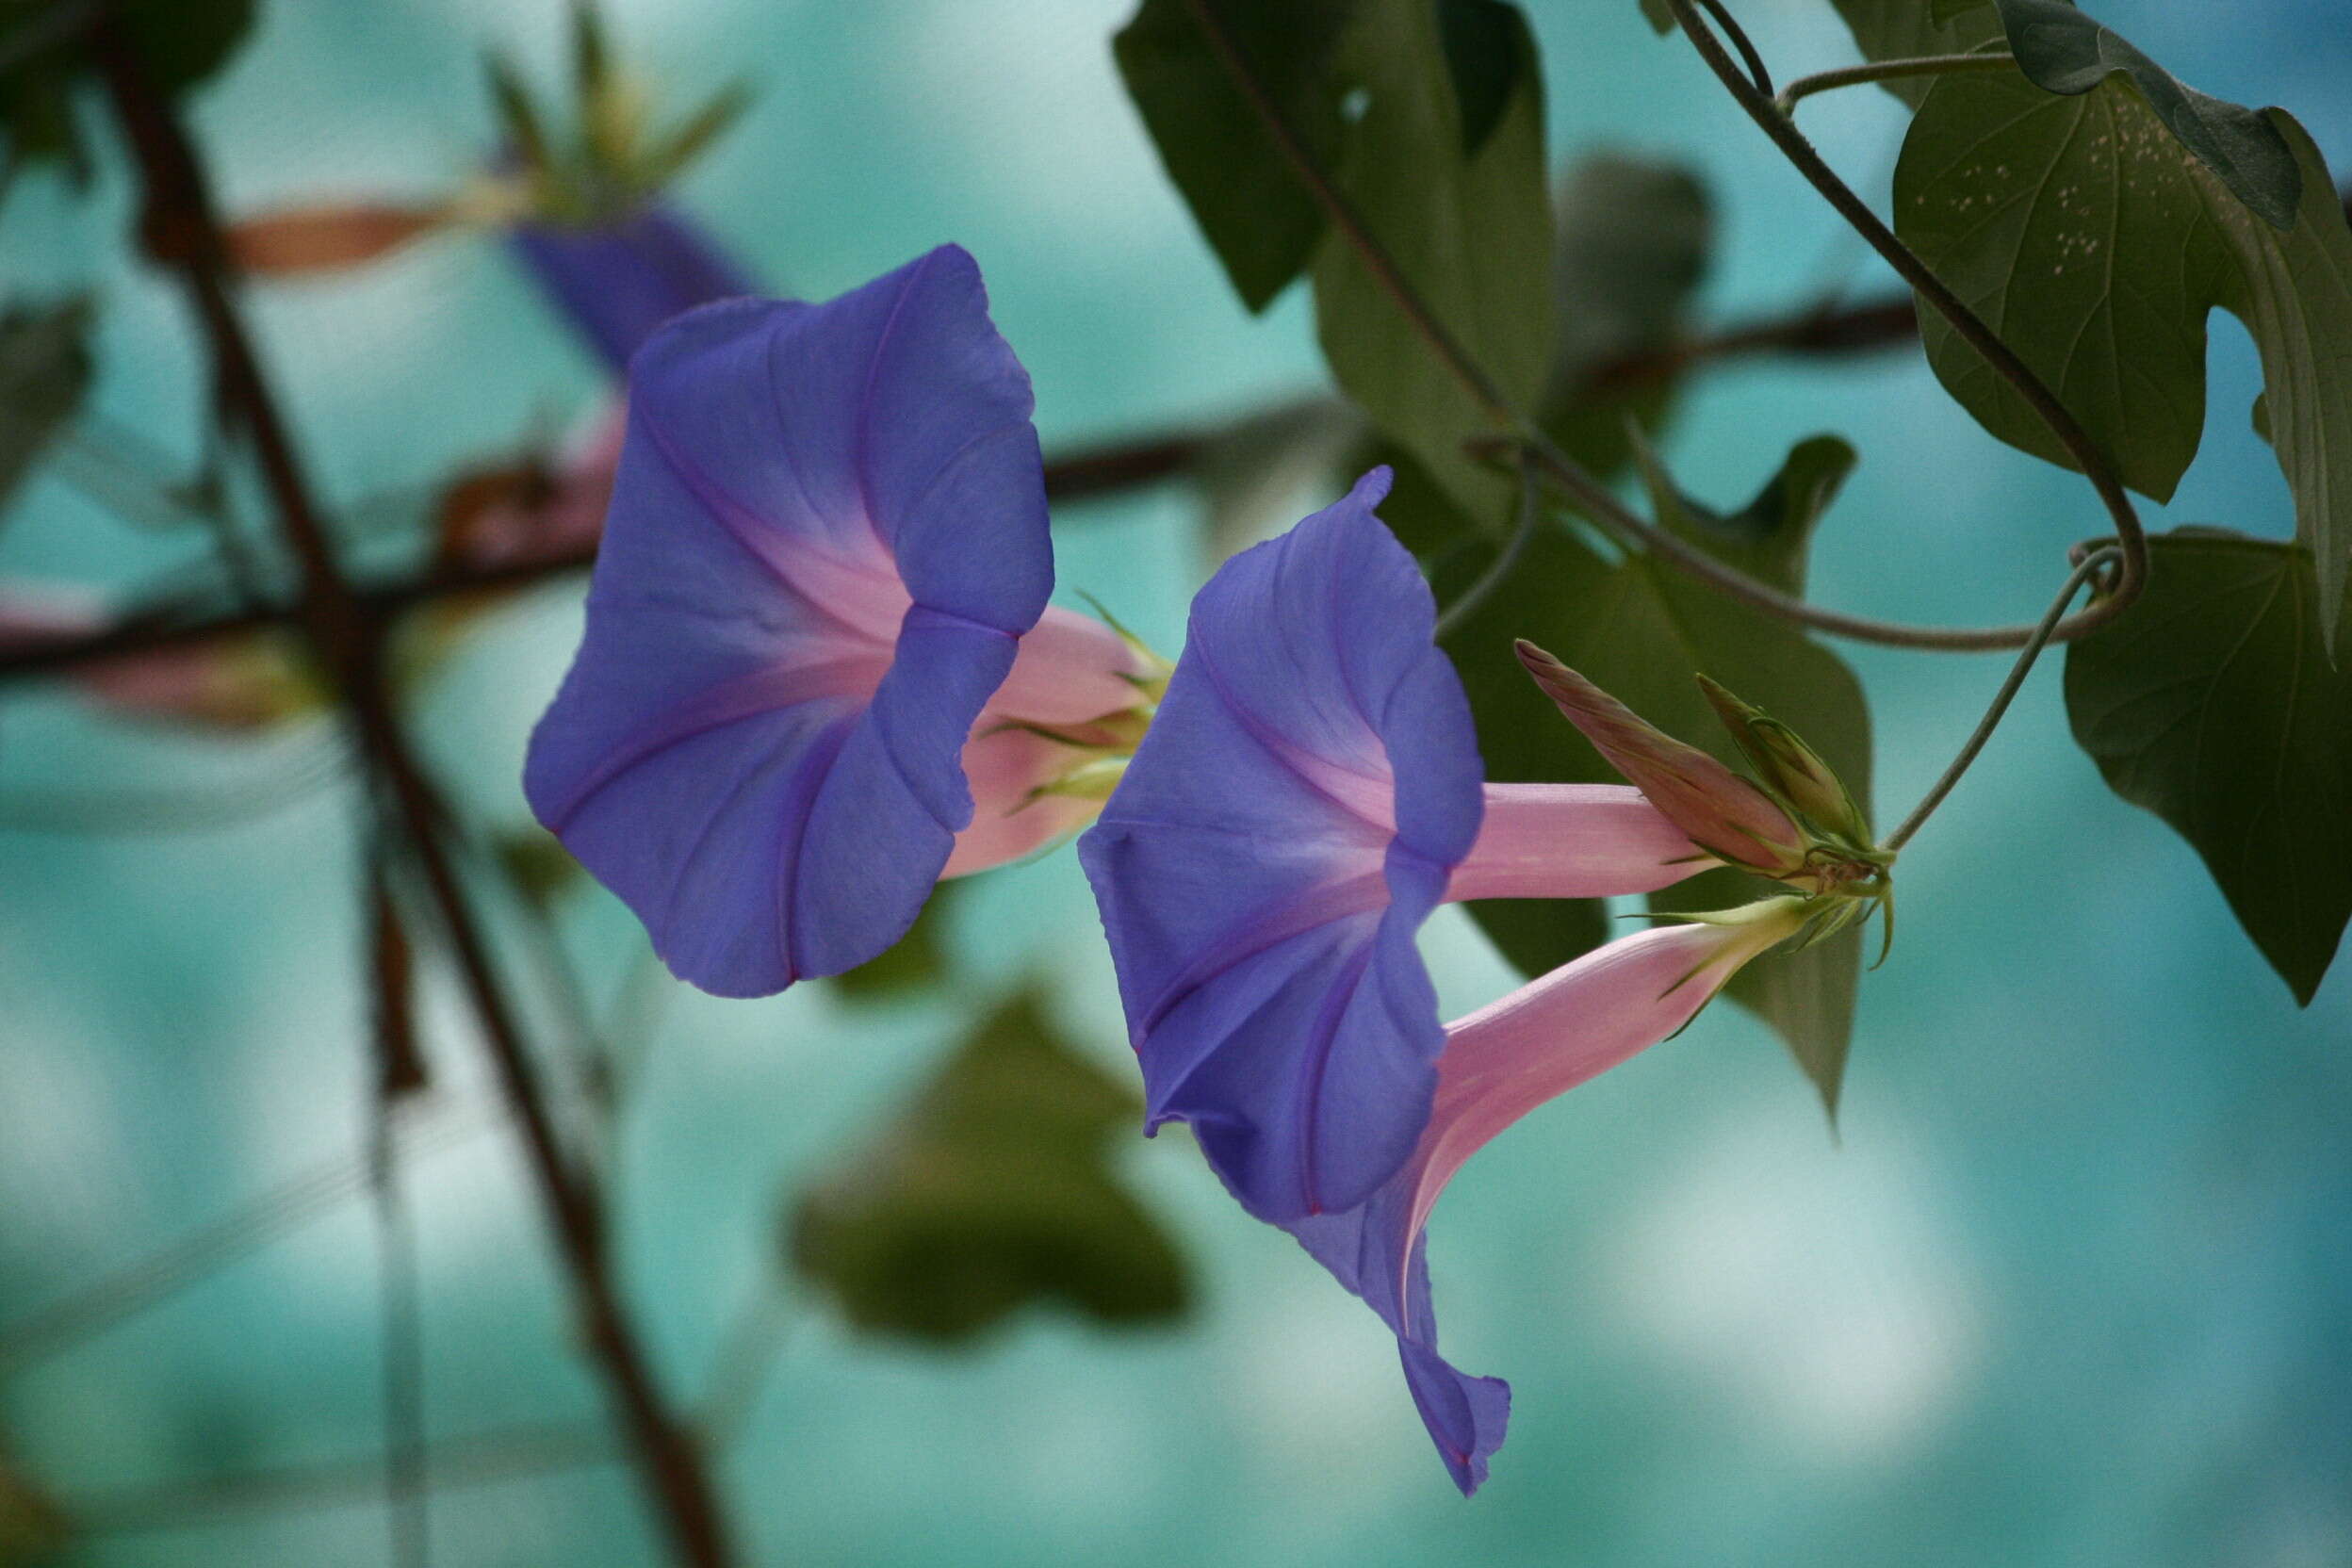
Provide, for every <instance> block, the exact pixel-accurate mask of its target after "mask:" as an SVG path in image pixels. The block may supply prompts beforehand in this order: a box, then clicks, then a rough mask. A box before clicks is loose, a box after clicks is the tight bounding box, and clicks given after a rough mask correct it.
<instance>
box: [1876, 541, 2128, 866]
mask: <svg viewBox="0 0 2352 1568" xmlns="http://www.w3.org/2000/svg"><path fill="white" fill-rule="evenodd" d="M2124 559H2125V556H2124V552H2123V549H2122V547H2120V546H2116V545H2102V546H2100V547H2099V548H2097V549H2095V550H2093V551H2091V553H2090V554H2088V555H2086V556H2084V557H2083V558H2082V564H2080V565H2078V566H2076V567H2075V568H2074V571H2073V573H2072V575H2070V576H2069V577H2068V578H2067V579H2066V586H2065V587H2063V588H2061V589H2059V590H2058V596H2057V597H2056V598H2054V599H2052V600H2051V601H2050V613H2048V614H2046V615H2044V616H2043V617H2042V620H2041V624H2040V625H2039V626H2036V627H2035V628H2034V635H2033V637H2032V639H2031V640H2029V641H2028V642H2027V643H2026V645H2025V646H2024V647H2023V648H2022V649H2020V650H2019V652H2018V654H2017V662H2016V663H2015V664H2012V665H2011V666H2009V678H2008V679H2006V680H2004V681H2002V682H2001V690H2000V691H1998V692H1996V693H1994V694H1993V701H1992V706H1991V707H1989V708H1987V709H1985V716H1984V717H1983V718H1981V719H1979V720H1977V721H1976V728H1975V729H1974V731H1972V732H1971V733H1970V734H1969V736H1968V743H1967V744H1966V745H1963V746H1962V747H1961V748H1960V755H1959V756H1957V757H1954V758H1953V759H1952V765H1951V766H1950V767H1948V768H1946V769H1945V770H1944V774H1943V776H1942V777H1941V778H1938V779H1937V780H1936V785H1935V788H1933V789H1931V790H1929V791H1928V792H1927V793H1926V794H1925V795H1923V796H1921V797H1920V799H1919V804H1918V805H1917V806H1914V807H1913V808H1911V814H1910V815H1909V816H1907V817H1905V818H1903V825H1901V826H1899V827H1897V828H1896V829H1895V830H1894V831H1893V832H1892V833H1889V834H1887V838H1886V841H1885V843H1884V847H1885V848H1887V849H1901V848H1902V847H1903V845H1904V844H1906V843H1908V842H1910V841H1911V835H1912V834H1914V833H1917V832H1918V831H1919V825H1920V824H1921V823H1924V822H1925V821H1927V819H1928V818H1929V817H1930V816H1931V815H1933V814H1934V812H1935V810H1936V808H1937V807H1938V806H1941V805H1942V804H1943V803H1944V797H1945V796H1946V795H1948V794H1950V793H1952V786H1954V785H1956V784H1958V783H1959V782H1960V777H1961V776H1962V775H1963V774H1965V773H1967V772H1968V766H1969V764H1970V763H1972V762H1974V761H1975V760H1976V758H1977V753H1979V752H1981V751H1983V750H1984V749H1985V742H1987V741H1989V740H1991V739H1992V738H1993V731H1994V730H1995V729H1996V728H1998V727H2000V725H2001V715H2003V714H2004V713H2006V712H2008V711H2009V704H2010V702H2011V701H2012V700H2014V699H2015V698H2016V696H2017V690H2018V688H2019V687H2021V686H2023V685H2024V684H2025V678H2026V676H2027V674H2028V673H2029V672H2031V671H2032V670H2033V668H2034V660H2036V659H2038V658H2040V657H2041V652H2042V649H2043V648H2044V647H2046V646H2047V645H2049V643H2050V634H2051V633H2052V632H2054V631H2056V630H2057V629H2058V627H2059V625H2060V623H2061V622H2062V620H2063V619H2064V618H2065V616H2066V606H2067V605H2069V604H2071V603H2073V602H2074V596H2075V595H2076V594H2077V593H2078V592H2080V591H2081V589H2082V585H2083V584H2084V583H2086V582H2089V581H2091V580H2093V579H2094V578H2096V577H2097V576H2098V575H2099V572H2101V571H2103V570H2104V569H2105V568H2107V567H2109V566H2111V565H2115V564H2117V563H2119V562H2121V561H2123V560H2124Z"/></svg>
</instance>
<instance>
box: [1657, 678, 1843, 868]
mask: <svg viewBox="0 0 2352 1568" xmlns="http://www.w3.org/2000/svg"><path fill="white" fill-rule="evenodd" d="M1698 679H1699V690H1700V691H1702V692H1704V693H1706V694H1707V701H1708V702H1709V703H1711V704H1713V705H1714V709H1715V714H1716V717H1718V718H1720V719H1722V720H1723V727H1724V728H1725V729H1726V730H1728V731H1730V733H1731V738H1732V741H1733V742H1734V743H1736V744H1738V746H1739V747H1740V754H1741V755H1742V756H1744V757H1746V758H1747V760H1748V762H1749V764H1750V765H1751V766H1753V767H1754V768H1755V769H1756V775H1757V776H1758V777H1760V778H1761V779H1762V780H1763V781H1764V786H1765V788H1766V789H1769V790H1771V791H1772V792H1774V793H1776V794H1778V795H1779V796H1780V798H1781V800H1782V801H1783V802H1785V803H1786V804H1787V805H1788V806H1789V807H1790V808H1791V809H1794V810H1795V811H1796V813H1797V814H1798V815H1799V816H1801V817H1803V818H1805V820H1806V821H1807V822H1808V823H1809V824H1810V825H1812V826H1813V827H1815V828H1817V829H1819V830H1820V831H1821V832H1823V833H1827V834H1834V835H1836V836H1837V837H1838V838H1840V839H1843V840H1844V841H1846V842H1847V843H1849V844H1851V845H1854V847H1856V848H1863V847H1867V846H1868V845H1869V844H1870V824H1869V822H1868V821H1866V820H1865V819H1864V817H1863V815H1862V809H1861V808H1860V807H1859V806H1857V805H1856V804H1855V803H1854V796H1853V794H1852V793H1850V792H1848V791H1847V789H1846V786H1845V784H1844V783H1843V782H1842V781H1841V780H1840V779H1839V778H1838V776H1837V774H1835V773H1833V772H1832V771H1831V770H1830V766H1829V764H1828V763H1827V762H1824V761H1822V760H1821V754H1820V753H1818V752H1816V751H1815V750H1814V749H1813V748H1812V747H1811V746H1809V745H1806V744H1805V742H1804V741H1803V740H1801V739H1800V738H1799V737H1798V735H1797V732H1796V731H1795V730H1793V729H1790V728H1789V727H1788V726H1787V725H1785V724H1782V723H1781V722H1780V721H1779V720H1778V719H1775V718H1773V717H1772V715H1771V714H1769V713H1767V712H1765V711H1763V710H1761V709H1759V708H1755V707H1752V706H1750V705H1749V704H1747V703H1744V702H1742V701H1740V699H1739V698H1738V697H1736V696H1734V695H1732V694H1731V693H1730V692H1728V691H1726V690H1724V689H1723V686H1721V685H1720V684H1718V683H1717V682H1715V681H1713V680H1710V679H1708V678H1707V677H1706V676H1700V677H1699V678H1698Z"/></svg>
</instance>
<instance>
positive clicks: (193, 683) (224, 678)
mask: <svg viewBox="0 0 2352 1568" xmlns="http://www.w3.org/2000/svg"><path fill="white" fill-rule="evenodd" d="M115 624H116V617H115V616H114V615H113V614H111V613H108V612H107V611H106V610H105V609H104V608H103V607H102V606H101V605H100V604H99V602H98V601H97V600H96V599H95V598H94V597H93V596H90V594H89V593H88V592H87V591H86V590H84V589H81V588H78V587H75V586H73V585H71V584H65V583H33V582H24V581H16V582H6V583H0V652H8V651H10V650H17V649H24V648H31V647H38V646H40V645H43V644H46V643H55V642H60V641H65V640H68V639H73V638H79V637H92V636H96V635H97V634H98V633H100V632H103V631H105V630H106V629H109V628H110V627H112V626H113V625H115ZM67 679H69V680H70V681H71V683H72V684H73V687H74V688H75V689H76V690H78V691H79V692H80V693H81V694H83V695H84V696H86V697H88V698H90V700H91V701H93V702H95V703H97V704H98V705H99V706H101V707H103V708H105V709H106V710H107V711H111V712H115V713H119V714H122V715H123V716H125V717H129V718H139V719H147V720H156V721H161V722H165V723H171V724H181V725H189V726H193V727H199V728H204V729H219V730H239V731H245V730H257V729H266V728H269V727H271V726H273V725H278V724H283V723H285V722H286V721H287V720H290V719H295V718H299V717H301V716H302V715H303V714H306V713H311V712H316V711H319V709H320V708H321V707H322V705H323V701H324V697H323V694H322V692H321V690H320V688H319V682H318V680H317V678H315V677H313V676H312V675H311V674H310V672H309V670H308V668H307V667H306V666H305V665H304V664H302V662H300V661H299V660H298V659H297V658H296V657H295V655H294V653H293V652H292V650H291V649H290V648H289V647H288V646H287V645H286V639H285V638H284V636H283V635H282V634H280V633H277V632H272V631H247V632H234V633H228V634H224V635H222V636H219V637H214V638H210V639H207V640H205V641H204V642H199V643H186V644H180V645H174V646H171V647H163V648H156V649H154V650H152V651H148V652H142V653H126V654H121V655H118V656H116V657H114V658H111V659H105V660H100V661H98V662H93V663H88V664H82V665H79V666H76V667H75V668H74V669H73V672H72V674H71V675H70V676H68V677H67Z"/></svg>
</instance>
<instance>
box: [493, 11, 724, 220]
mask: <svg viewBox="0 0 2352 1568" xmlns="http://www.w3.org/2000/svg"><path fill="white" fill-rule="evenodd" d="M485 63H486V65H487V69H488V71H489V75H490V90H491V95H492V98H493V100H494V101H495V103H496V106H497V109H498V123H499V130H500V133H501V135H502V136H503V138H504V140H505V142H506V152H507V156H508V159H509V160H510V163H511V172H509V173H508V174H507V175H505V176H503V177H500V178H497V179H494V180H491V181H488V182H485V183H483V184H482V185H481V186H479V187H478V188H476V189H474V190H473V191H471V192H469V193H468V195H467V197H466V201H465V203H464V204H463V206H464V208H465V209H466V211H467V213H468V214H469V215H473V216H480V217H482V219H483V220H484V221H513V220H515V219H517V218H529V219H533V220H536V221H540V222H546V223H570V224H587V225H594V224H597V223H604V222H610V221H613V220H614V219H617V218H622V217H625V216H627V215H628V214H629V213H630V212H632V211H634V210H636V208H638V207H639V206H640V205H642V204H644V203H645V201H646V200H647V199H648V198H650V197H651V196H653V195H654V194H656V193H657V192H659V191H661V190H662V189H663V188H666V187H667V186H668V185H669V184H670V182H671V181H673V180H675V179H676V178H677V177H678V174H679V172H681V171H683V170H684V169H685V168H686V166H687V165H688V164H690V163H692V162H693V161H694V158H695V156H696V155H699V154H700V153H701V152H702V151H703V150H704V149H705V148H707V147H709V146H710V145H711V142H713V141H715V140H716V139H718V138H719V136H720V135H721V134H722V133H724V132H725V131H726V130H727V127H728V126H730V125H732V124H733V123H734V122H735V120H736V119H737V117H738V116H740V115H741V114H742V113H743V110H744V109H745V108H747V107H748V106H750V103H751V94H750V90H749V89H748V87H747V85H746V84H744V83H743V82H734V83H731V84H729V85H728V86H727V87H724V88H722V89H721V90H719V91H718V92H716V93H714V94H712V95H711V97H710V98H707V99H705V100H704V101H703V102H702V103H701V104H700V105H699V106H696V107H695V108H694V109H693V110H691V111H689V112H688V113H686V114H684V115H682V116H680V117H678V118H677V119H675V120H673V121H671V122H669V123H667V124H665V125H661V126H657V125H656V124H655V122H654V116H653V114H652V112H651V109H650V95H649V94H648V93H647V92H646V90H645V84H644V83H643V81H642V80H641V79H640V78H638V77H637V76H635V75H633V74H632V73H629V71H628V70H626V69H625V68H624V67H623V66H622V65H621V64H620V63H619V62H618V61H616V60H615V59H614V58H613V56H612V52H611V50H610V47H609V45H608V44H607V41H606V39H605V36H604V30H603V27H602V25H601V24H600V23H599V21H598V19H597V11H596V7H594V6H589V5H581V6H576V7H574V8H573V10H572V115H571V117H570V119H571V124H572V134H571V135H570V136H569V137H568V138H566V137H563V136H561V135H559V133H558V132H557V130H556V121H555V117H553V116H548V115H543V114H542V113H541V112H540V110H539V107H538V106H537V105H535V104H534V103H533V102H532V101H531V95H530V93H529V92H527V91H526V90H524V88H523V85H522V80H521V77H520V76H519V74H518V73H516V72H515V69H514V68H513V67H512V66H511V65H510V64H509V63H508V62H507V61H506V60H505V59H504V58H502V57H498V56H497V55H492V56H490V57H488V59H487V61H486V62H485Z"/></svg>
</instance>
